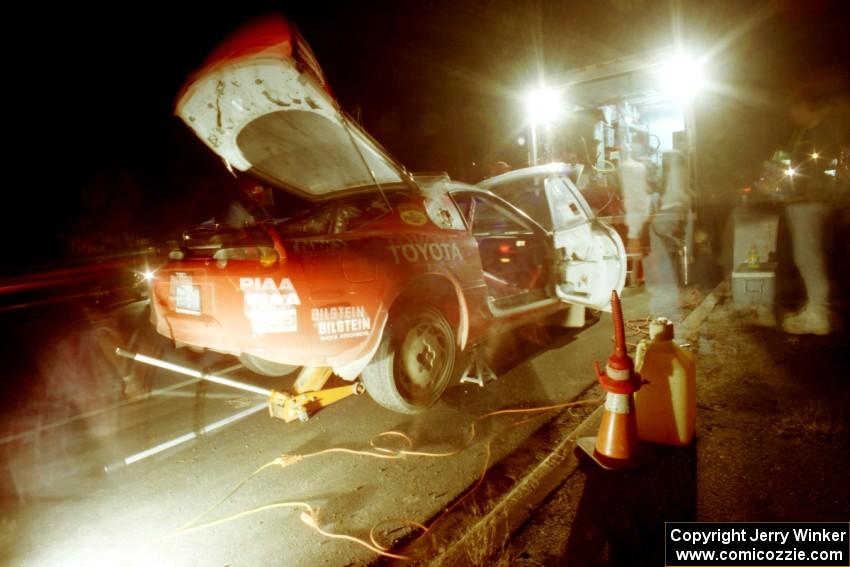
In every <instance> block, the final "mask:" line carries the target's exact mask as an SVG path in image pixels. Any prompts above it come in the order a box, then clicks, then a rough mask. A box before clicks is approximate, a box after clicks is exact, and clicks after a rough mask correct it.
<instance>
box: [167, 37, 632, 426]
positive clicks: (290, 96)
mask: <svg viewBox="0 0 850 567" xmlns="http://www.w3.org/2000/svg"><path fill="white" fill-rule="evenodd" d="M176 112H177V114H178V115H179V116H180V117H181V118H182V119H183V120H184V121H185V122H186V124H187V125H188V126H189V127H190V128H192V129H193V130H194V132H195V133H196V134H197V135H198V137H199V138H200V139H201V140H203V141H204V142H205V143H206V144H207V145H208V146H209V148H210V149H211V150H213V151H214V152H216V153H217V154H218V155H219V156H221V157H222V158H223V159H224V160H225V161H226V162H227V164H229V166H230V167H232V168H234V169H236V170H240V171H243V172H247V173H248V174H249V175H251V176H253V177H254V178H256V179H258V180H260V181H261V182H262V183H263V184H264V185H265V186H267V187H271V188H272V191H271V195H266V196H265V198H266V199H267V200H268V199H269V198H272V199H273V198H274V192H276V191H285V192H290V193H292V194H295V195H298V196H299V197H302V198H304V199H307V200H309V201H311V202H312V203H313V205H312V206H311V207H310V208H309V209H308V210H307V211H305V212H302V213H300V214H299V215H296V216H294V217H291V218H287V219H285V220H281V219H277V218H273V217H270V218H267V219H264V220H256V221H252V222H249V223H247V224H245V225H244V226H238V227H224V226H219V225H215V226H206V227H202V228H199V229H197V230H193V231H189V232H187V233H186V235H185V236H184V240H183V243H182V247H181V248H180V249H179V250H174V251H172V252H171V254H170V260H169V261H168V263H167V264H166V265H164V266H163V267H162V268H160V269H159V270H158V272H157V274H156V279H155V281H154V282H153V296H152V297H153V300H152V304H153V318H154V320H155V323H156V327H157V330H158V331H159V333H161V334H163V335H165V336H167V337H169V338H171V339H173V340H174V341H175V342H176V343H178V344H184V345H189V346H193V347H197V348H203V349H209V350H213V351H217V352H222V353H228V354H232V355H234V356H237V357H239V358H240V360H242V362H243V363H244V364H245V365H246V366H247V367H248V368H249V369H251V370H254V371H257V372H260V373H263V374H267V375H282V374H285V373H288V372H290V371H292V370H293V368H294V367H296V366H304V367H329V368H332V369H333V371H334V372H335V373H336V374H337V375H339V376H341V377H342V378H344V379H347V380H354V379H356V378H357V377H358V376H362V381H363V383H364V385H365V387H366V390H367V391H368V392H369V394H370V395H371V396H372V397H373V398H374V399H375V400H376V401H377V402H378V403H380V404H381V405H383V406H385V407H387V408H390V409H392V410H395V411H399V412H404V413H415V412H418V411H421V410H422V409H424V408H427V407H428V406H430V405H431V404H433V403H434V402H435V401H436V400H437V399H438V398H439V397H440V395H441V394H442V393H443V391H444V390H445V388H446V387H447V386H448V384H449V382H450V380H451V379H452V377H453V369H454V366H455V361H456V360H457V358H458V355H459V353H460V352H461V351H462V350H463V349H465V348H469V347H470V346H473V345H475V344H477V343H479V342H480V341H481V340H483V338H485V337H486V336H488V335H490V334H492V333H497V332H501V331H504V330H506V329H508V328H511V327H515V326H518V325H522V324H525V323H528V322H530V321H532V320H535V319H540V318H544V317H548V316H550V315H553V314H555V313H557V312H559V311H560V312H563V310H565V309H567V308H568V307H570V306H571V305H581V306H590V307H593V308H596V309H603V310H604V309H607V308H608V307H609V298H610V295H611V290H612V289H616V290H618V291H620V290H621V289H622V287H623V281H624V277H625V253H624V250H623V245H622V242H621V240H620V238H619V237H618V236H617V234H616V233H615V232H614V231H613V230H612V229H610V228H609V227H607V226H605V225H604V224H602V223H600V222H598V221H596V220H595V219H594V216H593V213H592V211H591V210H590V208H589V207H588V206H587V203H586V202H585V201H584V199H583V198H582V196H581V194H580V193H579V191H578V190H577V189H576V188H575V186H574V185H573V184H572V182H571V181H570V180H569V178H568V176H567V171H566V166H564V165H562V164H552V165H547V166H540V167H535V168H529V169H526V170H519V171H514V172H510V173H507V174H504V175H501V176H499V177H497V178H493V179H490V180H488V181H487V183H486V188H487V189H491V190H493V191H489V190H486V189H482V188H479V187H474V186H471V185H466V184H463V183H457V182H453V181H451V180H450V179H449V178H448V177H447V176H424V177H416V176H411V175H409V174H408V173H407V171H406V170H405V169H404V168H403V167H402V166H401V165H399V164H398V163H396V161H395V160H393V158H392V157H390V156H389V155H388V154H387V152H386V151H385V150H384V149H383V148H381V147H380V145H379V144H378V143H377V142H375V141H374V140H373V139H372V138H370V137H369V135H368V134H366V133H365V132H364V131H363V130H362V129H361V128H360V127H358V125H357V124H355V123H353V122H352V121H351V120H350V119H349V118H348V117H347V116H346V115H345V114H344V113H343V112H342V110H341V109H340V108H339V106H338V104H337V102H336V101H335V99H334V98H333V96H332V95H331V94H330V92H329V91H328V89H327V87H326V85H325V82H324V79H323V76H322V74H321V70H320V69H319V67H318V65H317V63H316V61H315V59H314V57H313V56H312V54H311V52H310V51H309V49H308V48H307V46H306V44H305V43H304V42H303V40H302V39H301V37H300V36H299V35H298V34H297V33H296V32H295V31H294V29H293V28H292V27H291V26H289V25H288V24H286V23H285V22H283V21H282V20H275V21H266V22H264V23H262V24H260V25H259V26H257V27H254V28H252V29H248V30H244V31H243V32H241V33H240V34H238V35H236V36H234V37H233V38H232V39H231V40H229V41H228V42H227V43H226V44H225V45H223V46H222V47H221V48H220V49H219V50H217V51H216V52H215V53H214V54H213V55H212V56H211V57H210V59H209V61H208V62H207V63H206V64H205V65H204V66H203V67H202V68H201V69H200V70H199V71H198V72H197V73H196V74H195V75H193V76H192V77H191V78H190V80H189V82H188V83H187V85H186V87H185V88H184V90H183V92H182V93H181V94H180V96H179V99H178V102H177V107H176ZM502 191H505V192H506V193H507V194H509V195H510V196H511V197H509V198H512V199H513V200H516V201H517V204H519V205H520V206H521V207H522V206H523V203H525V207H527V208H528V209H529V211H528V213H527V212H525V211H523V210H522V209H521V208H518V207H517V206H514V205H512V204H511V203H509V202H508V201H506V200H504V199H502V198H500V197H499V196H497V195H496V194H495V193H499V192H502ZM535 219H536V220H535Z"/></svg>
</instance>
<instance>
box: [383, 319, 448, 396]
mask: <svg viewBox="0 0 850 567" xmlns="http://www.w3.org/2000/svg"><path fill="white" fill-rule="evenodd" d="M452 346H453V345H452V337H451V331H450V329H448V328H447V327H446V325H445V322H444V321H442V320H441V319H440V318H438V317H436V316H435V315H432V314H425V315H423V316H421V317H420V318H418V319H417V321H416V322H415V323H414V324H413V325H411V326H410V328H408V329H407V331H406V332H405V334H404V336H403V337H402V341H401V344H400V345H399V349H398V356H397V357H396V364H395V367H396V368H395V375H396V384H397V386H398V389H399V392H400V393H401V394H402V395H403V396H404V398H405V399H406V400H407V401H408V402H411V403H414V404H424V405H429V404H431V403H433V402H434V401H436V398H438V397H439V396H440V394H441V393H442V390H443V386H444V384H445V383H446V382H447V380H448V378H449V373H450V372H451V368H450V362H451V350H452Z"/></svg>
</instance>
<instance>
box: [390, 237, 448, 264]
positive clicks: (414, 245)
mask: <svg viewBox="0 0 850 567" xmlns="http://www.w3.org/2000/svg"><path fill="white" fill-rule="evenodd" d="M387 250H389V251H390V253H391V254H392V255H393V261H395V263H396V264H401V263H402V262H410V263H417V262H423V263H429V264H430V263H439V262H462V261H463V255H462V254H461V253H460V247H459V246H458V245H457V244H456V243H454V242H439V241H425V242H410V243H405V244H390V245H388V246H387Z"/></svg>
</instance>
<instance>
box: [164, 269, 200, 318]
mask: <svg viewBox="0 0 850 567" xmlns="http://www.w3.org/2000/svg"><path fill="white" fill-rule="evenodd" d="M171 294H172V296H173V297H174V310H175V311H177V312H178V313H188V314H190V315H200V314H201V286H199V285H194V284H193V283H192V278H191V277H190V276H187V275H186V274H175V275H174V276H172V278H171Z"/></svg>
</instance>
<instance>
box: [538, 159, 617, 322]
mask: <svg viewBox="0 0 850 567" xmlns="http://www.w3.org/2000/svg"><path fill="white" fill-rule="evenodd" d="M544 189H545V193H546V199H547V201H548V204H549V213H550V214H551V216H552V232H553V236H554V243H555V248H556V251H555V252H556V255H555V257H556V266H555V273H556V274H557V276H558V280H557V282H556V288H555V289H556V292H557V294H558V297H559V298H561V299H562V300H564V301H567V302H569V303H575V304H578V305H585V306H588V307H592V308H594V309H601V310H603V311H610V310H611V290H617V293H620V292H621V291H622V290H623V284H624V282H625V278H626V251H625V248H624V247H623V241H622V239H621V238H620V235H619V234H617V232H616V231H614V229H612V228H611V227H609V226H607V225H605V224H604V223H602V222H601V221H599V220H597V219H596V216H595V215H594V214H593V211H592V210H591V208H590V206H589V205H588V204H587V202H586V201H585V200H584V197H582V195H581V193H580V192H579V190H578V188H577V187H576V186H575V185H574V184H573V183H572V181H570V179H569V178H568V177H567V176H566V175H550V176H547V177H546V178H545V180H544Z"/></svg>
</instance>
